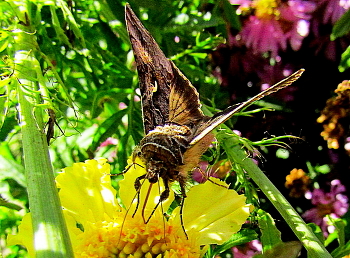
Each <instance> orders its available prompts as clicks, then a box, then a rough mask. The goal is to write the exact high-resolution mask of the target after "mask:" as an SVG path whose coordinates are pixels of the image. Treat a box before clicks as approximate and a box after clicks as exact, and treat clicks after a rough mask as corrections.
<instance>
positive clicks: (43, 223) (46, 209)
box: [13, 1, 74, 257]
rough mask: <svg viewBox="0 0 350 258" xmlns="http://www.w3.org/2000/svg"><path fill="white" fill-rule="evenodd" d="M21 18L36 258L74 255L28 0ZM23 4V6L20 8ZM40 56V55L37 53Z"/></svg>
mask: <svg viewBox="0 0 350 258" xmlns="http://www.w3.org/2000/svg"><path fill="white" fill-rule="evenodd" d="M18 4H19V5H20V6H15V4H13V8H14V9H16V10H18V11H17V17H19V18H20V19H21V21H22V23H21V24H22V25H20V24H19V25H18V27H19V31H18V32H17V33H16V35H15V44H14V45H15V55H14V59H15V72H14V74H13V76H14V78H16V84H17V92H18V100H19V105H20V113H19V117H20V122H21V130H22V140H23V153H24V164H25V175H26V180H27V190H28V196H29V203H30V211H31V217H32V224H33V234H34V249H35V250H36V257H74V256H73V251H72V247H71V244H70V239H69V235H68V231H67V228H66V225H65V221H64V218H63V214H62V208H61V204H60V200H59V198H58V192H57V188H56V185H55V179H54V173H53V169H52V166H51V161H50V157H49V152H48V146H47V143H46V138H45V133H44V127H45V123H44V122H43V113H44V109H43V108H41V107H39V105H40V104H42V103H43V97H42V96H41V95H40V92H42V90H41V87H44V86H45V85H43V84H42V83H44V82H43V81H42V76H41V74H38V73H41V68H40V65H39V62H38V60H37V59H36V57H35V54H38V53H37V49H38V48H37V42H36V37H35V35H34V33H31V32H33V31H35V30H34V29H32V28H31V27H30V19H28V17H30V16H29V15H28V14H29V13H30V12H29V10H31V8H29V1H22V2H21V3H18ZM19 7H21V8H19ZM38 55H39V54H38ZM46 97H47V96H46Z"/></svg>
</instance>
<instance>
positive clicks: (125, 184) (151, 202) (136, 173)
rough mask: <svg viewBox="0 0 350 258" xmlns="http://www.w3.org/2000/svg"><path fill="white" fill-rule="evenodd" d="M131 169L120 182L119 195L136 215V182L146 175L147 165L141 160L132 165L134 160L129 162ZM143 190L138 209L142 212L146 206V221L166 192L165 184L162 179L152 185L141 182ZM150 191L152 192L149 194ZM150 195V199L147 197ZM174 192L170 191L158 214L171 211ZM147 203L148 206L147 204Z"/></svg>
mask: <svg viewBox="0 0 350 258" xmlns="http://www.w3.org/2000/svg"><path fill="white" fill-rule="evenodd" d="M128 163H129V168H128V170H127V172H126V173H125V174H124V179H123V180H121V181H120V182H119V186H120V190H119V195H120V198H121V200H122V202H123V204H124V205H125V208H126V210H128V211H130V212H131V213H134V211H135V210H136V205H137V199H138V196H137V193H136V189H135V181H136V179H137V178H138V177H140V176H142V175H145V174H146V173H147V172H146V169H145V167H146V166H145V164H143V163H142V161H141V160H140V159H138V158H137V159H136V160H135V164H132V160H131V159H129V160H128ZM140 183H141V190H140V196H139V202H140V203H139V206H138V208H137V213H140V212H142V210H143V206H144V205H145V208H144V212H145V216H144V217H145V219H146V220H147V219H148V218H149V217H150V214H151V213H152V212H153V210H154V208H155V207H156V205H157V204H158V202H159V197H160V195H161V193H162V192H163V191H164V189H165V188H164V183H163V180H162V179H161V178H160V179H159V181H158V182H157V183H154V184H150V183H149V181H148V180H147V179H146V180H141V181H140ZM148 191H150V192H149V193H148ZM147 195H148V197H147ZM174 199H175V198H174V192H173V191H172V190H171V189H170V191H169V198H167V199H166V200H165V201H163V202H162V204H161V205H159V206H158V208H157V212H161V214H163V213H164V212H166V211H167V210H168V209H169V206H170V205H171V203H172V202H173V200H174ZM145 202H146V204H145Z"/></svg>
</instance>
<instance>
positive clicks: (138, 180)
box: [132, 174, 147, 217]
mask: <svg viewBox="0 0 350 258" xmlns="http://www.w3.org/2000/svg"><path fill="white" fill-rule="evenodd" d="M146 175H147V174H144V175H142V176H139V177H137V178H136V179H135V182H134V187H135V190H136V195H137V203H136V209H135V211H134V213H133V214H132V217H134V216H135V214H136V212H137V209H138V208H139V205H140V190H141V180H142V179H145V178H146Z"/></svg>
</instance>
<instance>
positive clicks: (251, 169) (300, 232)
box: [217, 132, 332, 258]
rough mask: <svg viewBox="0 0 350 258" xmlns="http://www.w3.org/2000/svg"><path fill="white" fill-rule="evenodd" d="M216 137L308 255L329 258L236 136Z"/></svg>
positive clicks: (223, 133) (321, 245) (324, 249)
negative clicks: (276, 211) (249, 156)
mask: <svg viewBox="0 0 350 258" xmlns="http://www.w3.org/2000/svg"><path fill="white" fill-rule="evenodd" d="M217 138H218V140H219V142H220V143H221V144H222V146H223V147H224V149H225V150H226V152H227V155H228V157H229V159H230V160H231V162H233V163H236V164H238V165H239V166H240V167H241V168H242V169H243V170H244V171H246V172H247V173H248V175H249V176H250V177H251V178H252V179H253V181H254V182H255V183H256V184H257V185H258V187H259V188H260V189H261V190H262V191H263V193H264V194H265V195H266V197H267V198H268V199H269V200H270V201H271V203H272V204H273V205H274V206H275V208H276V209H277V210H278V212H279V213H280V214H281V215H282V217H283V218H284V219H285V221H286V222H287V223H288V225H289V227H290V228H291V229H292V230H293V232H294V233H295V235H296V236H297V237H298V238H299V240H300V241H301V242H302V243H303V245H304V247H305V248H306V250H307V251H308V255H309V256H308V257H315V258H316V257H318V258H327V257H329V258H331V257H332V256H331V255H330V254H329V253H328V251H327V250H326V248H325V247H324V245H323V244H322V243H321V242H320V240H319V239H318V238H317V237H316V236H315V234H314V233H313V232H312V230H311V229H310V228H309V227H308V226H307V225H306V223H305V222H304V220H303V219H302V218H301V217H300V216H299V214H298V213H297V212H296V211H295V210H294V208H293V207H292V206H291V205H290V203H289V202H288V201H287V200H286V199H285V198H284V196H283V195H282V194H281V192H280V191H279V190H278V189H277V188H276V187H275V186H274V185H273V184H272V183H271V181H270V180H269V179H268V178H267V177H266V176H265V174H264V173H263V172H262V171H261V170H260V169H259V167H258V166H257V165H256V164H255V163H254V162H253V161H252V160H251V159H250V158H248V157H247V154H246V153H245V151H244V149H243V148H242V146H241V145H240V144H239V143H238V142H239V141H238V139H237V136H234V135H232V133H231V134H228V133H227V132H220V133H218V134H217Z"/></svg>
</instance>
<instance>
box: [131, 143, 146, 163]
mask: <svg viewBox="0 0 350 258" xmlns="http://www.w3.org/2000/svg"><path fill="white" fill-rule="evenodd" d="M136 158H140V159H141V160H142V161H143V158H142V152H141V148H140V146H136V147H135V149H134V151H133V153H132V162H133V163H135V160H136Z"/></svg>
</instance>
